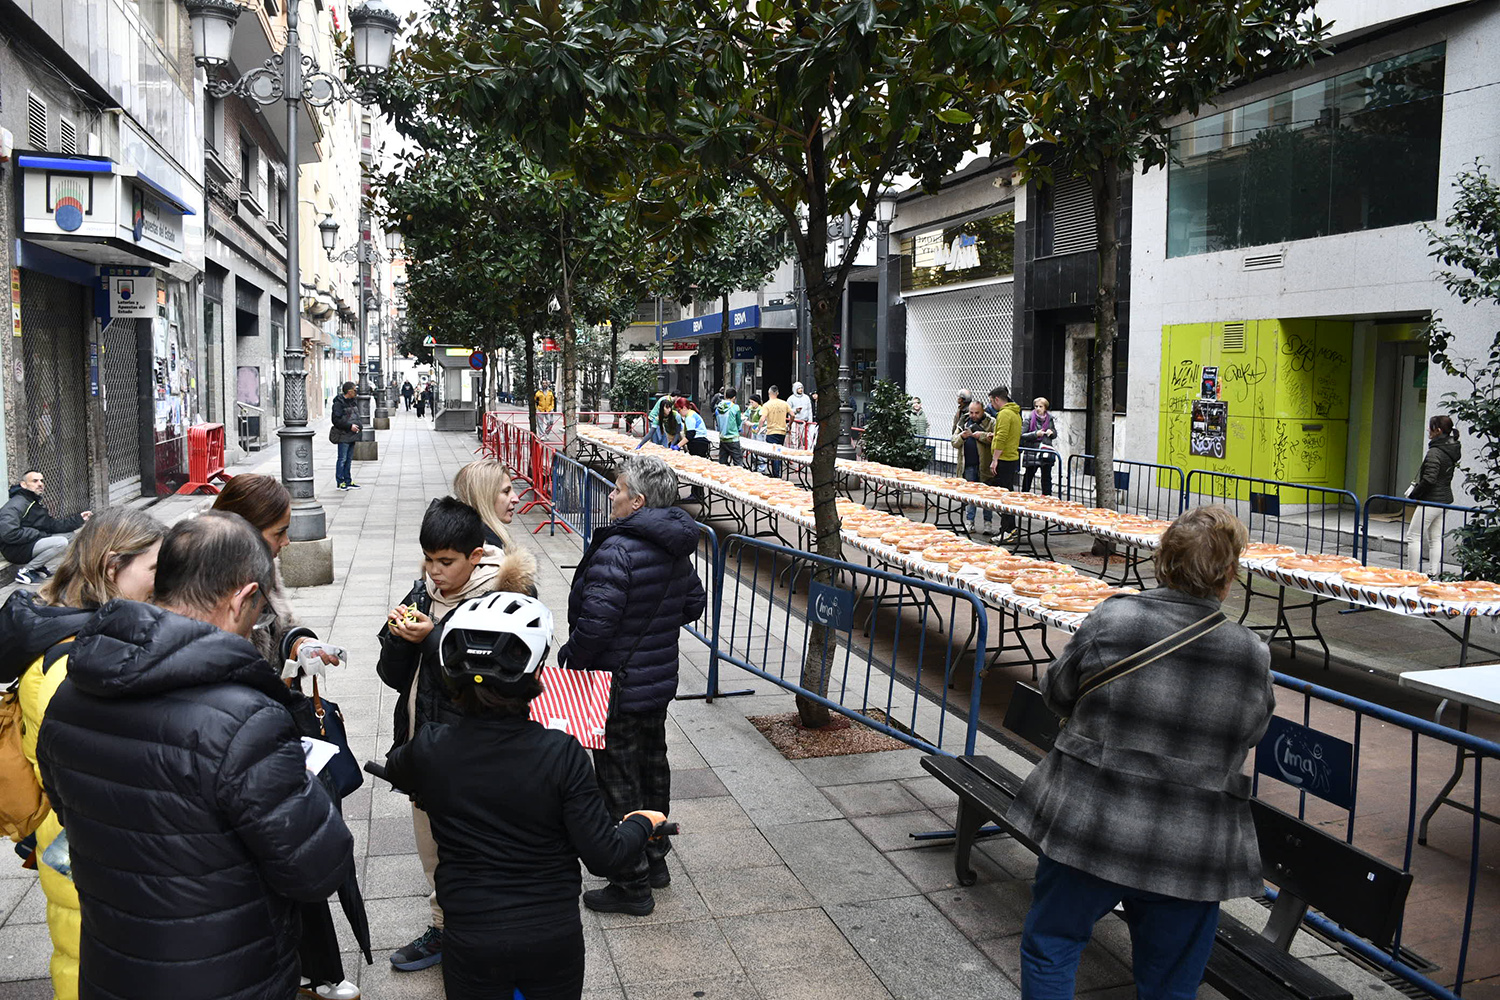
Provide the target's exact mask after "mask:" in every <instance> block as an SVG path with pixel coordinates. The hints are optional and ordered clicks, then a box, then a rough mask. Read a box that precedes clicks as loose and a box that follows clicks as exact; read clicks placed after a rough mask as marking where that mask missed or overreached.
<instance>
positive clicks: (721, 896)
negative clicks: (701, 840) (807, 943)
mask: <svg viewBox="0 0 1500 1000" xmlns="http://www.w3.org/2000/svg"><path fill="white" fill-rule="evenodd" d="M692 879H693V887H694V888H696V889H697V890H698V894H699V895H700V896H701V897H702V898H703V902H704V903H705V904H706V905H707V906H708V909H709V912H711V913H712V914H713V915H714V916H716V917H729V916H738V915H741V914H746V913H779V912H781V911H783V910H795V909H801V908H804V907H809V906H812V905H814V902H815V901H814V900H813V897H812V895H811V894H810V893H809V892H808V891H807V889H805V888H804V887H803V885H802V883H801V882H800V881H798V880H797V877H796V876H795V875H793V874H792V872H791V869H789V868H786V867H782V866H776V867H771V868H744V869H740V870H739V871H721V872H702V873H698V874H695V875H693V876H692Z"/></svg>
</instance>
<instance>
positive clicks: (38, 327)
mask: <svg viewBox="0 0 1500 1000" xmlns="http://www.w3.org/2000/svg"><path fill="white" fill-rule="evenodd" d="M87 296H88V290H87V289H85V288H83V287H82V286H81V285H75V284H73V283H71V282H68V281H64V280H63V279H61V278H55V277H53V276H51V275H48V274H39V273H37V272H35V271H29V270H23V271H22V272H21V355H22V357H21V362H22V373H23V381H22V383H21V393H22V395H23V397H24V400H25V411H26V432H25V443H26V454H25V455H23V456H22V457H21V458H22V461H23V462H24V463H25V464H26V466H27V468H34V469H36V470H37V471H39V472H41V474H42V476H43V477H44V478H45V479H46V481H47V506H48V507H49V508H50V509H51V510H52V511H53V513H55V514H71V513H74V512H76V511H80V510H86V509H88V508H90V507H92V506H93V498H92V497H91V496H90V493H89V479H90V477H89V461H90V456H89V445H88V416H87V411H86V406H87V400H88V372H87V363H86V362H85V360H84V341H85V337H86V336H87V334H86V331H87V330H88V328H89V326H90V324H91V323H92V322H93V320H92V319H91V318H90V316H89V311H88V304H87V303H88V299H87ZM25 471H27V469H21V470H19V471H17V472H16V474H15V476H14V478H15V479H17V480H19V479H20V478H21V473H22V472H25Z"/></svg>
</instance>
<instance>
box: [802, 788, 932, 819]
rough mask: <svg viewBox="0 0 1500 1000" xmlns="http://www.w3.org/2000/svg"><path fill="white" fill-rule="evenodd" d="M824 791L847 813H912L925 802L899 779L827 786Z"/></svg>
mask: <svg viewBox="0 0 1500 1000" xmlns="http://www.w3.org/2000/svg"><path fill="white" fill-rule="evenodd" d="M823 794H824V795H826V796H828V800H829V801H830V802H832V803H833V804H834V805H836V806H838V807H839V811H840V812H842V813H843V814H844V815H845V816H847V817H849V818H853V817H855V816H883V815H886V814H888V813H903V812H912V811H915V810H917V809H921V808H922V807H923V803H922V802H921V801H920V800H918V799H917V797H916V796H914V795H912V794H911V793H910V792H909V791H907V790H906V789H905V788H902V787H901V785H900V783H899V782H895V781H868V782H862V783H860V784H857V785H827V786H825V787H824V788H823Z"/></svg>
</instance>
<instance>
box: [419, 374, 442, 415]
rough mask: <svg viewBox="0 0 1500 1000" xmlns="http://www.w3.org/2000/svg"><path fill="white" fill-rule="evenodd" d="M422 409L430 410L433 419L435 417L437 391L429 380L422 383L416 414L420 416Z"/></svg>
mask: <svg viewBox="0 0 1500 1000" xmlns="http://www.w3.org/2000/svg"><path fill="white" fill-rule="evenodd" d="M424 410H431V411H432V416H433V419H434V420H436V419H437V393H436V392H435V391H434V390H433V388H432V383H431V382H423V383H422V395H421V402H420V403H419V404H418V406H417V416H419V417H420V416H422V413H423V411H424Z"/></svg>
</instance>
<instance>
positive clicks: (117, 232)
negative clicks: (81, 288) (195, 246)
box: [16, 153, 196, 266]
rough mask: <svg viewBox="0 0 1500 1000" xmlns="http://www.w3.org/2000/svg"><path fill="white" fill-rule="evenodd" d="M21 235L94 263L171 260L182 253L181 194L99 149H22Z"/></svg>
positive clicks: (184, 207) (189, 211) (184, 205)
mask: <svg viewBox="0 0 1500 1000" xmlns="http://www.w3.org/2000/svg"><path fill="white" fill-rule="evenodd" d="M16 166H18V167H19V168H20V170H21V226H20V236H21V238H22V239H25V240H31V241H35V242H41V243H46V244H48V245H49V246H50V247H51V248H52V249H54V250H56V251H58V252H59V253H64V254H67V255H68V256H70V257H75V258H77V259H79V260H84V261H87V262H89V263H91V264H97V265H110V264H115V265H141V264H147V265H155V266H169V265H172V264H176V263H179V262H180V261H181V260H182V259H183V251H184V248H185V243H184V240H183V224H182V219H183V216H184V215H193V214H196V213H195V212H194V210H193V207H192V206H191V205H190V204H188V202H187V201H186V200H185V199H184V198H183V197H182V196H181V195H179V194H176V193H175V192H173V191H171V190H170V189H169V188H167V187H166V186H165V185H163V184H161V183H160V182H158V181H156V180H153V179H152V178H150V177H147V176H145V175H144V174H142V173H141V172H140V171H138V170H136V169H135V168H134V167H131V166H127V165H125V164H122V163H116V162H115V161H113V160H110V159H107V158H105V157H101V156H71V155H65V154H60V153H48V154H41V153H22V154H20V155H19V156H17V157H16Z"/></svg>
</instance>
